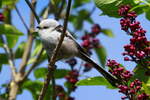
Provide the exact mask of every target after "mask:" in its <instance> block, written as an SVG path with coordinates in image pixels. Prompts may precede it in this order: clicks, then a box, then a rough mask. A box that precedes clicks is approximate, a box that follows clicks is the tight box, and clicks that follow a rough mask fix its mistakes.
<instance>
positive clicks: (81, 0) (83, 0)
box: [73, 0, 90, 8]
mask: <svg viewBox="0 0 150 100" xmlns="http://www.w3.org/2000/svg"><path fill="white" fill-rule="evenodd" d="M89 2H90V0H75V1H74V5H73V8H77V7H80V6H82V5H83V4H86V3H89Z"/></svg>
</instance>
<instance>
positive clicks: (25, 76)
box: [23, 48, 44, 80]
mask: <svg viewBox="0 0 150 100" xmlns="http://www.w3.org/2000/svg"><path fill="white" fill-rule="evenodd" d="M43 51H44V49H43V48H42V49H41V50H40V52H39V54H38V55H37V57H36V59H35V62H34V63H33V64H32V66H31V67H30V69H29V70H28V71H27V72H26V74H25V75H24V78H23V80H25V79H26V78H27V77H28V76H29V74H30V73H31V72H32V70H33V69H34V68H35V67H36V66H37V65H38V64H39V60H40V58H41V55H42V53H43Z"/></svg>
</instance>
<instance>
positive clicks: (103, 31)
mask: <svg viewBox="0 0 150 100" xmlns="http://www.w3.org/2000/svg"><path fill="white" fill-rule="evenodd" d="M101 32H102V33H103V34H104V35H106V36H109V37H114V34H113V32H112V30H110V29H102V30H101Z"/></svg>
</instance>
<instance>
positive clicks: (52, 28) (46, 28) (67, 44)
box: [37, 19, 119, 86]
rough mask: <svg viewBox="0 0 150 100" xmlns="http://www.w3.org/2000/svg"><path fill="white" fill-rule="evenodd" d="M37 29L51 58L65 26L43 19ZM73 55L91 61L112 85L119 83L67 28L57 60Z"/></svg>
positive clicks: (55, 21)
mask: <svg viewBox="0 0 150 100" xmlns="http://www.w3.org/2000/svg"><path fill="white" fill-rule="evenodd" d="M37 31H38V34H39V37H40V39H41V42H42V44H43V47H44V49H45V50H46V53H47V55H48V57H49V58H50V57H51V56H52V54H53V50H54V49H55V47H56V45H57V44H58V42H59V40H60V36H61V34H62V33H63V26H62V25H61V24H60V23H59V22H58V21H57V20H55V19H43V20H42V21H41V22H40V23H39V25H38V26H37ZM72 57H78V58H80V59H82V60H84V61H86V62H88V63H91V64H92V65H93V67H94V68H95V69H96V70H97V71H99V72H100V73H101V74H102V75H103V76H104V77H105V78H106V79H107V80H108V82H109V83H110V84H111V85H113V86H117V84H118V83H119V80H118V79H117V78H116V77H114V76H112V75H111V74H110V73H108V72H107V71H105V70H104V68H102V67H101V66H100V65H98V64H97V63H96V62H95V61H94V60H92V59H91V58H90V57H89V55H88V53H87V52H86V51H85V50H84V49H83V48H82V47H81V46H80V45H79V43H78V42H77V41H76V40H75V38H74V37H73V36H72V34H71V33H70V32H69V31H68V30H66V34H65V37H64V40H63V42H62V45H61V47H60V49H59V52H58V54H57V56H56V61H59V60H62V59H68V58H72Z"/></svg>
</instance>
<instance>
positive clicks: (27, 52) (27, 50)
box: [19, 0, 36, 74]
mask: <svg viewBox="0 0 150 100" xmlns="http://www.w3.org/2000/svg"><path fill="white" fill-rule="evenodd" d="M27 1H28V0H27ZM35 5H36V0H32V8H33V10H34V8H35ZM32 12H33V11H31V14H30V30H29V33H28V34H29V37H28V41H27V43H26V47H25V50H24V53H23V57H22V62H21V65H20V68H19V72H20V73H21V74H24V72H25V69H26V65H27V62H28V60H29V58H30V54H31V49H32V44H33V40H34V38H33V35H32V32H33V31H34V13H32ZM34 12H35V11H34Z"/></svg>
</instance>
